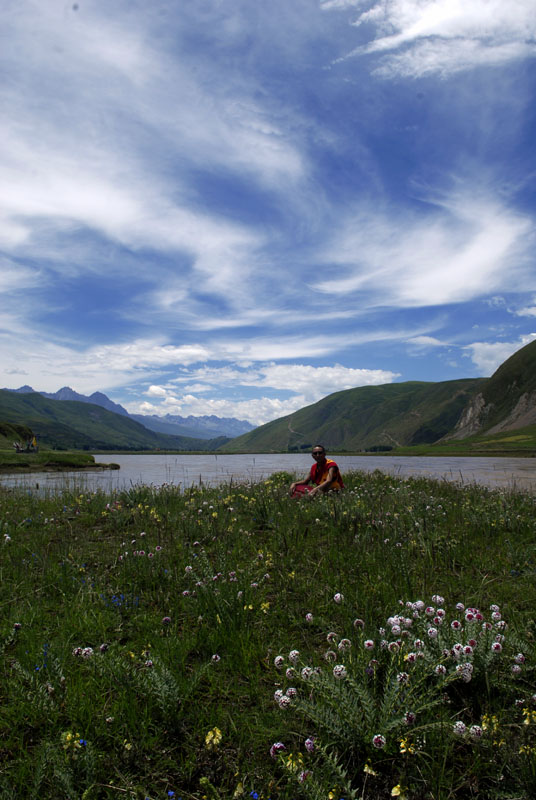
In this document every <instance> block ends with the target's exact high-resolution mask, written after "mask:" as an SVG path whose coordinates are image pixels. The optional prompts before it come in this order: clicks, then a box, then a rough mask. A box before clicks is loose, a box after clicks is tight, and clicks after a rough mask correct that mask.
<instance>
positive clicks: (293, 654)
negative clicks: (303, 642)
mask: <svg viewBox="0 0 536 800" xmlns="http://www.w3.org/2000/svg"><path fill="white" fill-rule="evenodd" d="M299 657H300V651H299V650H291V651H290V653H289V655H288V660H289V661H290V663H291V664H294V665H296V664H297V663H298V659H299Z"/></svg>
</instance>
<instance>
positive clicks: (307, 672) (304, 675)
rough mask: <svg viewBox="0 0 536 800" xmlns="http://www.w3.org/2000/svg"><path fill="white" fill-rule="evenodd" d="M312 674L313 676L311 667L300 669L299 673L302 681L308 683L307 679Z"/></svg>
mask: <svg viewBox="0 0 536 800" xmlns="http://www.w3.org/2000/svg"><path fill="white" fill-rule="evenodd" d="M312 674H313V668H312V667H304V668H303V669H302V671H301V676H302V678H303V680H304V681H308V680H309V678H310V677H311V676H312Z"/></svg>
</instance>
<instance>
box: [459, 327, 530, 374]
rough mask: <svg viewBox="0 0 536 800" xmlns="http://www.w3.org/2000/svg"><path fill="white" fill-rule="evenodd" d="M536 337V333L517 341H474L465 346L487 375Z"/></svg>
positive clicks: (482, 372) (472, 359)
mask: <svg viewBox="0 0 536 800" xmlns="http://www.w3.org/2000/svg"><path fill="white" fill-rule="evenodd" d="M534 339H536V333H529V334H527V335H526V336H521V337H520V339H519V340H518V341H517V342H473V343H472V344H468V345H466V346H465V347H464V350H467V351H468V352H469V353H470V354H471V361H472V362H473V364H475V365H476V366H477V367H478V369H479V370H480V372H481V374H482V375H483V376H485V377H487V376H489V375H492V374H493V373H494V372H495V370H496V369H498V367H500V366H501V364H502V363H503V362H504V361H506V359H507V358H510V356H511V355H513V354H514V353H515V352H517V350H519V349H520V348H521V347H524V346H525V345H526V344H529V342H532V341H534Z"/></svg>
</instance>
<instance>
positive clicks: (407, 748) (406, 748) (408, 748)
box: [400, 738, 415, 756]
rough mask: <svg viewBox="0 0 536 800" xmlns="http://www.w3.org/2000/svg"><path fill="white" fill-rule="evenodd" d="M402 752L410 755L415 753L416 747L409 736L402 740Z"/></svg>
mask: <svg viewBox="0 0 536 800" xmlns="http://www.w3.org/2000/svg"><path fill="white" fill-rule="evenodd" d="M400 752H401V753H407V754H408V755H410V756H411V755H413V754H414V753H415V747H414V746H413V745H412V744H410V741H409V739H408V738H406V739H401V740H400Z"/></svg>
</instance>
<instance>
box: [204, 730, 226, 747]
mask: <svg viewBox="0 0 536 800" xmlns="http://www.w3.org/2000/svg"><path fill="white" fill-rule="evenodd" d="M222 738H223V734H222V732H221V731H220V729H219V728H212V730H211V731H209V732H208V733H207V735H206V736H205V747H206V748H208V749H209V750H213V749H215V748H216V747H217V746H218V745H219V743H220V742H221V740H222Z"/></svg>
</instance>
